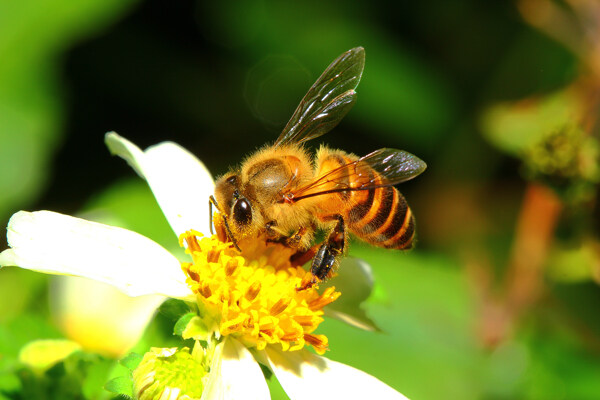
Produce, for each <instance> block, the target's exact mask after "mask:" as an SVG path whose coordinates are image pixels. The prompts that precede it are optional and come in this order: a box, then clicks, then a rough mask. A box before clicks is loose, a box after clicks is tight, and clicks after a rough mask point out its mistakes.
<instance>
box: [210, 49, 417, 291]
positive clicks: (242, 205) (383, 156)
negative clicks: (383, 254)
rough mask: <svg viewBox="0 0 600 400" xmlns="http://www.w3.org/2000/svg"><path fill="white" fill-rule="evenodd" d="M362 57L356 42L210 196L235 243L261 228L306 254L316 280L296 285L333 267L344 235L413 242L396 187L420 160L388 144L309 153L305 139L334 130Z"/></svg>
mask: <svg viewBox="0 0 600 400" xmlns="http://www.w3.org/2000/svg"><path fill="white" fill-rule="evenodd" d="M364 63H365V51H364V49H363V48H362V47H357V48H354V49H351V50H349V51H347V52H345V53H343V54H342V55H340V56H339V57H338V58H337V59H336V60H335V61H333V63H331V65H329V67H328V68H327V69H326V70H325V72H323V74H322V75H321V76H320V77H319V79H317V81H316V82H315V83H314V84H313V86H312V87H311V88H310V90H309V91H308V93H307V94H306V95H305V96H304V98H303V99H302V101H301V102H300V105H299V106H298V108H297V109H296V111H295V112H294V114H293V116H292V118H291V119H290V121H289V122H288V123H287V125H286V126H285V128H284V129H283V132H282V133H281V134H280V135H279V137H278V138H277V140H276V141H275V143H274V144H272V145H267V146H265V147H263V148H262V149H259V150H258V151H256V152H255V153H254V154H252V155H250V156H249V157H248V158H246V159H245V160H244V162H243V163H242V164H241V166H240V167H239V168H235V169H232V170H230V171H229V172H228V173H226V174H225V175H223V176H221V177H220V178H219V179H218V180H217V183H216V187H215V193H214V196H211V197H210V201H209V204H210V206H211V211H210V214H211V218H212V215H213V214H212V206H213V205H214V206H215V207H216V209H217V210H218V214H217V215H218V216H219V218H218V220H215V228H217V230H218V231H220V232H221V235H222V236H227V237H228V238H229V239H230V240H231V241H232V242H233V246H235V247H236V248H237V249H238V250H240V247H239V245H238V243H239V241H240V240H241V239H243V238H246V237H258V236H260V235H264V236H266V238H267V240H269V241H277V242H280V243H283V244H285V245H287V246H289V247H292V248H296V249H298V253H299V254H303V255H309V257H308V258H307V257H304V259H305V260H306V261H307V260H308V259H310V258H312V264H311V269H310V271H311V273H312V278H311V280H310V281H308V282H303V284H302V286H301V287H299V288H298V290H303V289H307V288H309V287H312V286H313V285H315V284H316V283H318V282H321V281H323V280H325V279H327V278H329V277H330V276H331V275H332V274H333V271H334V270H335V268H336V267H337V265H338V262H339V258H340V256H341V255H342V254H343V253H344V252H345V251H346V249H347V243H348V233H349V232H351V233H353V234H354V235H355V236H357V237H358V238H360V239H362V240H363V241H365V242H368V243H370V244H372V245H375V246H379V247H385V248H390V249H409V248H411V247H412V243H413V237H414V233H415V221H414V217H413V214H412V212H411V210H410V208H409V207H408V204H407V203H406V200H405V199H404V197H403V196H402V194H400V192H399V191H398V190H397V189H396V188H394V186H393V185H396V184H398V183H400V182H404V181H407V180H409V179H412V178H414V177H415V176H417V175H419V174H420V173H421V172H423V171H424V170H425V168H426V164H425V163H424V162H423V161H422V160H420V159H419V158H418V157H416V156H414V155H412V154H410V153H407V152H405V151H402V150H395V149H389V148H384V149H380V150H377V151H374V152H372V153H370V154H367V155H366V156H363V157H358V156H355V155H353V154H349V153H346V152H344V151H342V150H333V149H329V148H327V147H324V146H322V147H321V148H320V149H319V150H318V151H317V153H316V155H315V156H314V157H311V156H310V155H309V154H308V152H307V150H306V149H305V148H304V146H303V143H304V142H306V141H308V140H310V139H314V138H317V137H319V136H321V135H323V134H325V133H327V132H329V131H330V130H331V129H332V128H334V127H335V126H336V125H337V124H338V123H339V122H340V121H341V119H342V118H343V117H344V116H345V115H346V114H347V113H348V111H349V110H350V108H351V107H352V106H353V105H354V103H355V102H356V92H355V89H356V87H357V86H358V83H359V81H360V79H361V76H362V72H363V68H364ZM217 222H218V223H217ZM319 228H321V229H325V230H326V232H328V233H327V235H326V239H325V240H324V242H323V243H321V244H320V245H319V244H317V245H315V246H312V247H311V243H312V241H313V239H314V234H315V231H316V230H317V229H319ZM211 229H212V223H211ZM240 251H241V250H240ZM300 258H302V257H300Z"/></svg>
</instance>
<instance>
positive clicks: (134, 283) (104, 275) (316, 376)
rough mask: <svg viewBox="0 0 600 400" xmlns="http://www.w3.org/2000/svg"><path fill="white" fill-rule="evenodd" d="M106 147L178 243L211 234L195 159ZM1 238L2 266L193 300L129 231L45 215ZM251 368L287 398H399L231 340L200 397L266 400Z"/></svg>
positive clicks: (297, 357)
mask: <svg viewBox="0 0 600 400" xmlns="http://www.w3.org/2000/svg"><path fill="white" fill-rule="evenodd" d="M106 143H107V145H108V147H109V149H110V150H111V151H112V152H113V153H114V154H117V155H119V156H121V157H122V158H124V159H125V160H126V161H127V162H128V163H129V164H130V165H131V166H132V167H133V168H134V169H135V170H136V172H137V173H138V174H139V175H140V176H141V177H142V178H144V179H145V180H146V181H147V182H148V185H149V186H150V188H151V189H152V191H153V193H154V195H155V197H156V200H157V201H158V204H159V206H160V207H161V209H162V210H163V212H164V214H165V216H166V218H167V220H168V222H169V224H170V225H171V227H172V229H173V231H174V232H175V235H176V237H179V236H180V235H182V234H183V233H184V232H186V231H189V230H192V229H195V230H199V231H205V232H206V231H207V230H208V228H209V226H208V224H209V215H208V210H207V204H208V196H209V195H210V194H212V192H213V189H214V183H213V180H212V178H211V175H210V173H209V172H208V171H207V169H206V168H205V167H204V165H203V164H202V163H201V162H200V161H199V160H198V159H197V158H196V157H195V156H193V155H192V154H191V153H189V152H188V151H187V150H185V149H183V148H182V147H180V146H178V145H176V144H174V143H169V142H165V143H161V144H158V145H156V146H152V147H150V148H148V149H147V150H145V151H142V150H140V149H139V148H138V147H137V146H135V145H134V144H133V143H131V142H129V141H128V140H126V139H124V138H122V137H120V136H118V135H117V134H116V133H109V134H107V135H106ZM7 230H8V234H7V237H8V243H9V245H10V247H11V248H10V249H8V250H5V251H3V252H2V253H0V266H18V267H21V268H26V269H31V270H35V271H39V272H44V273H49V274H58V275H74V276H80V277H85V278H90V279H93V280H96V281H100V282H104V283H108V284H110V285H113V286H115V287H117V288H118V289H120V290H121V291H123V292H124V293H126V294H128V295H130V296H142V295H164V296H169V297H173V298H178V299H183V300H188V301H196V295H195V294H194V292H193V291H192V290H191V288H190V287H189V286H188V283H186V275H185V274H184V272H183V271H182V266H181V264H180V262H179V260H178V259H177V258H176V257H175V256H174V255H172V254H171V253H169V252H168V251H167V250H165V249H164V248H163V247H161V246H160V245H158V244H157V243H155V242H153V241H152V240H150V239H148V238H146V237H144V236H142V235H139V234H137V233H135V232H132V231H129V230H126V229H122V228H117V227H112V226H108V225H104V224H99V223H96V222H90V221H86V220H83V219H79V218H74V217H70V216H67V215H62V214H57V213H54V212H50V211H37V212H25V211H19V212H17V213H16V214H14V215H13V216H12V218H11V219H10V222H9V225H8V229H7ZM257 360H258V361H260V362H261V363H263V364H264V365H266V366H267V367H268V368H270V369H271V370H272V371H273V373H274V374H275V376H276V377H277V379H278V380H279V382H280V383H281V385H282V387H283V388H284V390H285V391H286V392H287V393H288V395H289V396H290V398H293V399H311V400H313V399H315V398H327V397H332V398H348V397H352V398H366V397H376V398H378V399H387V398H389V399H405V397H404V396H403V395H401V394H400V393H398V392H397V391H395V390H394V389H392V388H391V387H389V386H387V385H386V384H384V383H382V382H381V381H379V380H377V379H376V378H374V377H372V376H370V375H368V374H366V373H364V372H362V371H360V370H357V369H355V368H352V367H349V366H347V365H344V364H341V363H338V362H335V361H332V360H329V359H327V358H325V357H322V356H318V355H315V354H312V353H310V352H309V351H308V350H306V349H305V348H304V349H302V350H298V351H282V350H281V349H279V348H277V347H275V346H270V345H267V346H266V348H265V349H264V350H260V351H258V350H256V349H254V348H248V347H246V345H245V344H243V343H242V342H241V341H239V340H237V339H235V338H234V337H233V336H225V337H224V338H223V340H222V341H221V342H220V343H219V344H218V345H217V347H216V349H215V353H214V356H213V360H212V364H211V368H210V373H209V379H208V381H207V382H208V383H207V385H206V387H205V390H204V392H203V395H202V398H203V399H209V398H210V399H230V398H235V399H268V398H269V391H268V387H267V384H266V382H265V379H264V376H263V373H262V371H261V369H260V366H259V364H258V362H257Z"/></svg>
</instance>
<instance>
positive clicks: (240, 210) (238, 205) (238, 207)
mask: <svg viewBox="0 0 600 400" xmlns="http://www.w3.org/2000/svg"><path fill="white" fill-rule="evenodd" d="M233 219H234V220H235V222H236V224H238V225H248V224H249V223H250V222H252V207H251V206H250V202H249V201H248V200H247V199H245V198H241V199H238V200H237V201H236V202H235V205H234V206H233Z"/></svg>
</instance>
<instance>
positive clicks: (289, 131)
mask: <svg viewBox="0 0 600 400" xmlns="http://www.w3.org/2000/svg"><path fill="white" fill-rule="evenodd" d="M364 66H365V50H364V49H363V48H362V47H356V48H354V49H351V50H348V51H347V52H345V53H344V54H342V55H341V56H339V57H338V58H337V59H336V60H335V61H334V62H332V63H331V64H330V65H329V67H327V69H326V70H325V72H323V74H322V75H321V76H320V77H319V79H317V81H316V82H315V83H314V84H313V85H312V87H311V88H310V89H309V91H308V93H306V95H305V96H304V98H303V99H302V101H300V104H299V105H298V108H296V111H294V115H292V118H290V120H289V122H288V123H287V125H286V126H285V128H283V131H282V132H281V134H280V135H279V137H278V138H277V140H276V141H275V146H282V145H286V144H291V143H297V144H299V143H303V142H306V141H307V140H310V139H314V138H316V137H319V136H321V135H324V134H325V133H327V132H329V131H330V130H331V129H333V128H334V127H335V126H336V125H337V124H338V123H339V122H340V121H341V120H342V118H344V116H345V115H346V114H347V113H348V111H350V108H352V106H353V105H354V103H355V102H356V92H355V91H354V89H356V87H357V86H358V83H359V82H360V78H361V76H362V72H363V69H364Z"/></svg>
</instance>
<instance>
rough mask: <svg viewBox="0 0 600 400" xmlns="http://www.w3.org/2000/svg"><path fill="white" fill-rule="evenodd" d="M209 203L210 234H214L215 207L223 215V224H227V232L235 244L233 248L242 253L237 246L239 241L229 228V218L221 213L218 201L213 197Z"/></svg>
mask: <svg viewBox="0 0 600 400" xmlns="http://www.w3.org/2000/svg"><path fill="white" fill-rule="evenodd" d="M208 203H209V207H210V233H211V234H213V229H212V206H213V205H214V206H215V207H216V208H217V211H219V213H221V215H222V216H223V222H224V223H225V230H226V231H227V236H229V238H230V239H231V242H232V243H233V246H234V247H235V248H236V250H237V251H239V252H240V253H241V252H242V249H240V246H238V244H237V240H235V237H234V236H233V233H231V229H230V228H229V224H228V223H227V216H226V215H225V214H224V213H223V212H222V211H221V208H220V207H219V204H218V203H217V200H216V199H215V198H214V197H213V196H210V197H209V198H208Z"/></svg>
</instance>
